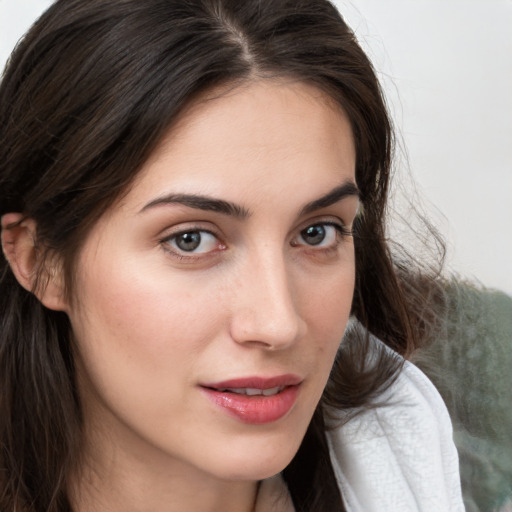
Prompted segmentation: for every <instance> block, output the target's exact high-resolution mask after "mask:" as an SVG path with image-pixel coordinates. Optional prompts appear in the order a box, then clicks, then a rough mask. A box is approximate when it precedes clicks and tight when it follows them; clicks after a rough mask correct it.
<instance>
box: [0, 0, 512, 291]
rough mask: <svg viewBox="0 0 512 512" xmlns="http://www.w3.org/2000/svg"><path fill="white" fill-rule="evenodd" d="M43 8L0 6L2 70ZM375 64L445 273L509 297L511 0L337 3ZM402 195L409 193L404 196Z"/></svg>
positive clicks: (10, 2) (38, 4) (34, 0)
mask: <svg viewBox="0 0 512 512" xmlns="http://www.w3.org/2000/svg"><path fill="white" fill-rule="evenodd" d="M50 3H51V2H50V1H48V0H0V63H1V65H2V66H3V63H4V62H5V61H6V59H7V57H8V55H9V53H10V51H11V49H12V48H13V46H14V45H15V44H16V41H17V40H18V39H19V38H20V37H21V35H22V34H23V33H24V32H25V30H26V29H27V28H28V27H29V26H30V24H31V23H32V22H33V21H34V20H35V18H36V17H37V16H38V15H39V14H40V13H41V12H42V11H43V10H44V9H45V8H46V7H48V6H49V5H50ZM335 3H336V5H337V6H338V8H339V10H340V12H341V13H342V14H343V15H344V16H345V18H346V20H347V22H348V23H349V25H350V26H351V27H352V28H353V29H354V30H355V32H356V35H357V37H358V39H359V41H360V42H361V44H362V45H363V47H364V48H365V50H366V51H367V52H368V53H369V55H370V56H371V58H372V60H373V62H374V65H375V68H376V69H377V70H378V73H379V76H380V78H381V81H382V83H383V86H384V89H385V92H386V96H387V99H388V102H389V105H390V108H391V110H392V113H393V116H394V120H395V124H396V128H397V131H398V135H399V137H398V141H399V155H398V160H397V161H398V165H397V168H399V172H400V173H404V174H405V175H406V176H404V177H403V178H402V174H400V175H399V179H403V181H404V182H407V183H409V185H408V186H410V182H411V180H410V178H411V177H412V181H413V182H414V183H415V186H416V190H417V192H418V194H419V196H420V197H421V198H422V199H423V201H424V203H425V205H424V206H425V208H426V212H427V215H428V216H429V217H430V218H431V219H432V220H433V222H434V224H436V225H437V226H439V228H440V230H441V232H442V234H443V235H444V236H445V237H446V239H447V242H448V258H447V262H448V269H449V270H453V271H455V272H457V273H459V274H461V275H462V276H465V277H468V278H476V279H477V280H479V281H480V282H481V283H483V284H484V285H486V286H489V287H495V288H498V289H500V290H503V291H505V292H506V293H507V294H509V295H512V258H511V254H512V234H511V233H512V228H511V226H512V29H511V27H512V0H386V1H385V2H384V1H382V0H352V1H348V0H336V1H335ZM406 194H407V193H406Z"/></svg>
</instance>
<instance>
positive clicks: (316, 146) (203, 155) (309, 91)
mask: <svg viewBox="0 0 512 512" xmlns="http://www.w3.org/2000/svg"><path fill="white" fill-rule="evenodd" d="M354 173H355V149H354V142H353V136H352V130H351V127H350V123H349V121H348V118H347V116H346V114H345V113H344V111H343V110H342V109H341V107H340V106H339V105H338V104H337V103H336V102H334V100H332V99H331V98H330V97H329V96H327V95H326V94H325V93H324V92H322V91H321V90H319V89H318V88H316V87H314V86H312V85H309V84H306V83H303V82H292V81H284V80H279V81H278V80H272V81H271V80H262V81H259V82H250V83H246V84H243V85H241V86H238V87H236V88H231V89H220V90H214V91H210V92H209V93H208V94H205V95H203V96H202V97H201V98H198V99H197V100H196V101H195V102H193V103H192V104H191V105H190V106H189V107H188V108H187V109H186V110H185V111H184V112H183V113H182V114H181V116H180V117H179V119H178V120H177V122H176V123H175V124H174V125H173V127H172V128H171V129H170V130H169V132H168V133H167V134H166V136H165V137H164V138H163V140H162V141H161V143H160V145H159V146H158V147H157V149H156V150H155V151H154V152H153V154H152V155H151V157H150V158H149V160H148V161H147V162H146V164H145V165H144V167H143V169H142V170H141V172H140V173H139V175H138V177H137V178H136V180H135V182H134V186H133V187H132V191H134V190H137V191H138V192H139V193H140V194H139V195H141V196H142V195H144V194H150V193H154V192H155V190H156V189H158V188H159V187H160V188H161V187H167V186H176V187H178V188H180V191H181V192H194V193H195V192H202V193H209V194H214V195H218V194H221V195H224V194H225V193H226V190H225V185H226V183H228V184H230V185H232V188H233V189H235V190H238V192H243V191H249V190H263V189H265V188H274V189H275V188H276V187H277V188H278V187H289V186H290V183H291V182H297V183H298V182H301V183H306V184H307V183H311V186H312V188H313V189H314V188H315V187H314V186H313V184H314V182H318V181H319V180H323V181H328V182H330V183H325V188H326V189H327V188H329V187H330V188H332V186H335V185H337V184H339V183H340V182H342V181H346V180H347V179H351V180H354V179H355V178H354ZM189 189H190V190H189ZM142 200H143V199H142V197H141V201H142Z"/></svg>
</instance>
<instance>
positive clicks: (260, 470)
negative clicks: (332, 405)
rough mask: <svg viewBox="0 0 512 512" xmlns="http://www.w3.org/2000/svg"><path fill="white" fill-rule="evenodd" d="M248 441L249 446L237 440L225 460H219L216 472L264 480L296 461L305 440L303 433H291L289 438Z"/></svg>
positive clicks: (235, 477) (228, 476) (227, 478)
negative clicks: (242, 444) (299, 434)
mask: <svg viewBox="0 0 512 512" xmlns="http://www.w3.org/2000/svg"><path fill="white" fill-rule="evenodd" d="M278 437H279V439H270V440H267V441H265V440H264V439H259V440H258V441H248V442H247V446H246V447H242V446H240V445H239V444H238V443H234V444H235V446H233V445H231V446H230V447H229V448H228V453H225V454H224V455H223V457H222V460H217V464H216V468H215V472H216V473H217V475H218V476H219V477H220V478H223V479H226V480H251V481H252V480H264V479H266V478H270V477H272V476H274V475H276V474H278V473H280V472H281V471H282V470H283V469H284V468H285V467H286V466H288V464H289V463H290V462H291V461H292V459H293V457H294V456H295V454H296V453H297V451H298V449H299V447H300V444H301V442H302V436H297V435H296V434H295V435H294V436H291V435H288V436H286V438H285V439H283V437H282V436H278Z"/></svg>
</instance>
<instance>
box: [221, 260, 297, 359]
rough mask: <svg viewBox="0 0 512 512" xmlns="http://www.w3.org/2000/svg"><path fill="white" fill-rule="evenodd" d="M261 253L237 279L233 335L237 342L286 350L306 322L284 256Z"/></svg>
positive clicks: (247, 265)
mask: <svg viewBox="0 0 512 512" xmlns="http://www.w3.org/2000/svg"><path fill="white" fill-rule="evenodd" d="M276 252H277V253H278V254H266V255H263V254H261V253H260V254H259V255H257V256H255V257H253V258H251V259H250V261H248V262H247V263H245V264H244V265H243V270H242V271H241V272H240V275H239V278H238V279H237V286H236V290H234V291H235V293H234V300H233V303H234V306H233V309H232V317H231V337H232V339H233V340H234V341H236V342H237V343H240V344H243V345H247V346H260V347H262V348H266V349H267V350H283V349H286V348H288V347H290V346H292V345H293V344H294V343H296V342H297V340H298V339H300V337H301V336H303V335H304V332H305V330H306V323H305V322H304V320H303V318H302V317H301V314H300V310H299V308H298V298H299V297H298V296H297V290H296V289H294V282H293V279H292V278H291V276H290V274H291V272H290V271H289V269H288V268H287V264H286V261H285V258H284V256H283V255H282V254H280V253H279V251H276Z"/></svg>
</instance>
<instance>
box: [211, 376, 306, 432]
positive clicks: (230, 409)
mask: <svg viewBox="0 0 512 512" xmlns="http://www.w3.org/2000/svg"><path fill="white" fill-rule="evenodd" d="M201 389H202V390H203V392H204V393H205V394H206V396H207V397H208V398H209V399H210V400H211V401H212V402H213V403H214V404H215V405H217V406H219V407H221V408H222V409H224V410H225V411H226V412H227V413H228V414H230V415H231V416H233V417H235V418H237V419H238V420H240V421H242V422H243V423H250V424H253V425H262V424H265V423H272V422H274V421H277V420H279V419H281V418H283V417H284V416H286V414H288V412H289V411H290V409H291V408H292V407H293V405H294V404H295V402H296V400H297V395H298V392H299V386H298V385H297V386H287V387H286V388H284V389H283V391H281V392H280V393H277V395H272V396H264V395H256V396H248V395H239V394H236V393H228V392H225V391H216V390H215V389H211V388H201Z"/></svg>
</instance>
